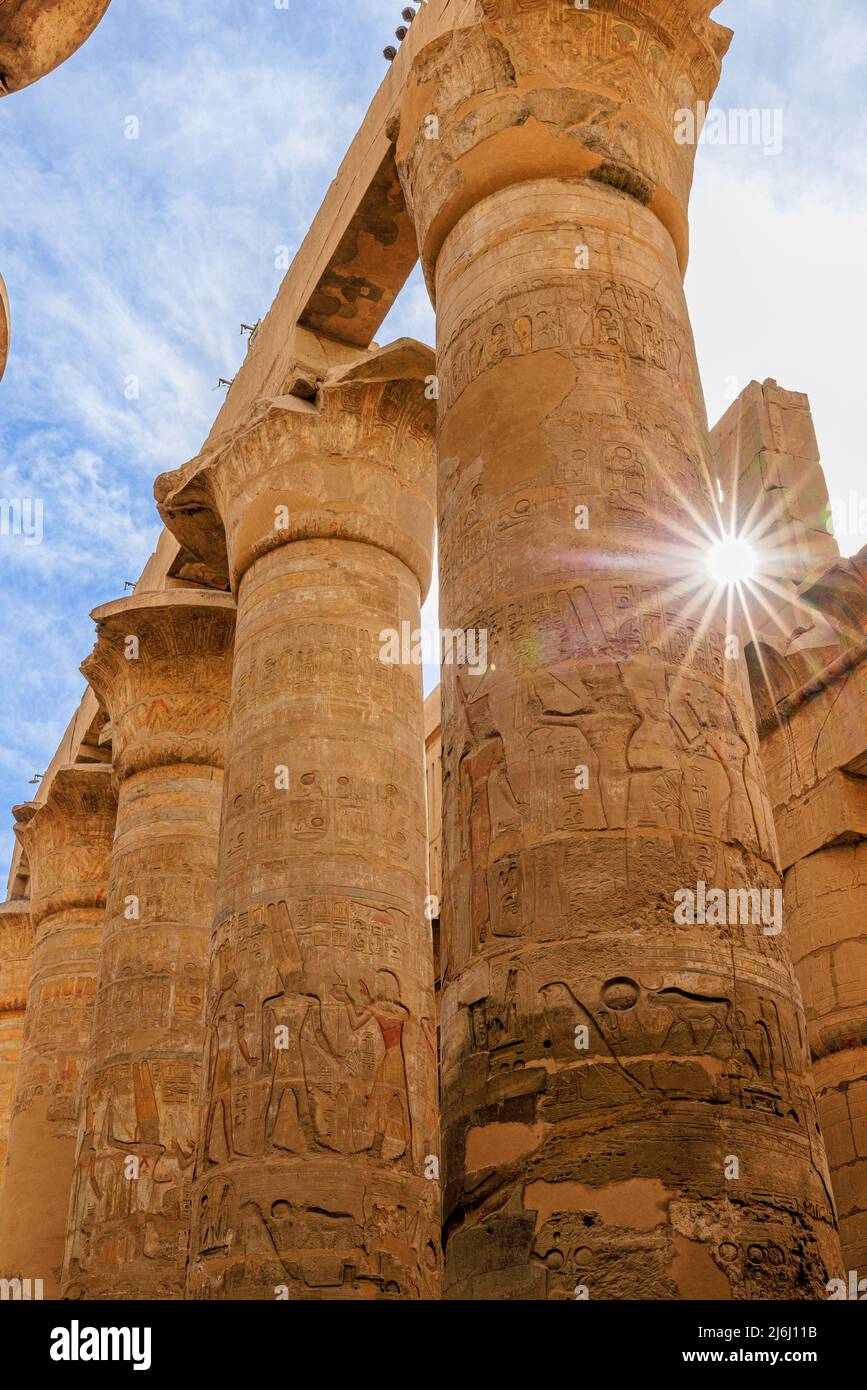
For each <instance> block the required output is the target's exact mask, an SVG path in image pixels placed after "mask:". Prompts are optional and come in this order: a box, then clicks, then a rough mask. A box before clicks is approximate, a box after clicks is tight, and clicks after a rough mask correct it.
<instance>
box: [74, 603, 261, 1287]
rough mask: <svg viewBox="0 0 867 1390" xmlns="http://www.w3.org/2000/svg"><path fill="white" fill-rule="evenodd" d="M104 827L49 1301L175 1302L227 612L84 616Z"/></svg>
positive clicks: (182, 1256)
mask: <svg viewBox="0 0 867 1390" xmlns="http://www.w3.org/2000/svg"><path fill="white" fill-rule="evenodd" d="M93 617H94V620H95V622H96V625H97V643H96V646H95V648H94V650H93V652H92V654H91V655H90V656H89V657H88V658H87V660H86V661H85V662H84V664H83V666H82V671H83V672H84V674H85V675H86V676H87V679H88V681H89V682H90V685H91V687H92V688H93V690H94V691H95V692H96V694H97V696H98V697H99V699H100V701H101V702H102V704H103V705H104V707H105V708H106V709H107V711H108V714H109V718H110V721H111V730H112V743H113V752H114V770H115V778H116V781H117V785H118V808H117V833H116V836H115V842H114V852H113V855H112V862H111V878H110V882H109V890H108V904H107V909H106V919H105V930H104V934H103V941H102V949H101V952H100V957H99V969H98V973H97V988H96V1002H95V1007H94V1024H93V1036H92V1038H91V1044H90V1052H89V1057H88V1071H87V1077H86V1081H85V1085H84V1094H83V1098H82V1103H81V1122H80V1131H79V1144H78V1152H77V1155H76V1168H75V1185H74V1191H73V1199H72V1204H71V1210H70V1222H69V1230H68V1238H67V1248H66V1261H65V1269H64V1284H65V1296H66V1297H76V1298H91V1299H93V1298H99V1299H107V1298H125V1299H130V1298H139V1299H147V1298H158V1299H172V1298H175V1299H177V1298H183V1296H184V1286H185V1280H186V1266H187V1254H188V1248H189V1229H190V1188H191V1184H192V1176H193V1161H194V1157H195V1146H196V1131H197V1119H198V1103H199V1086H200V1073H201V1066H202V1056H203V1052H204V1045H205V992H206V986H207V975H208V956H209V945H210V929H211V920H212V916H213V906H214V889H215V884H216V871H217V851H218V844H219V828H220V803H221V798H222V787H223V770H222V767H223V749H224V739H225V725H226V714H227V710H228V701H229V687H230V682H231V668H232V643H233V638H234V628H235V603H234V600H233V599H232V597H231V596H230V595H229V594H224V593H215V592H211V591H208V590H201V589H171V590H168V591H165V592H160V593H143V594H141V595H138V594H136V595H133V596H132V597H130V598H124V599H120V600H118V601H116V602H114V603H109V604H106V605H105V606H104V607H102V608H97V609H96V610H95V612H94V614H93Z"/></svg>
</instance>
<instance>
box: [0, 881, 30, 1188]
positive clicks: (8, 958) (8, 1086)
mask: <svg viewBox="0 0 867 1390" xmlns="http://www.w3.org/2000/svg"><path fill="white" fill-rule="evenodd" d="M32 952H33V928H32V926H31V924H30V903H29V902H23V901H22V902H5V903H0V1191H2V1189H3V1178H4V1173H5V1168H6V1141H7V1139H8V1136H9V1122H10V1120H11V1118H12V1104H13V1101H14V1099H15V1086H16V1082H17V1079H18V1063H19V1060H20V1057H21V1045H22V1043H23V1041H24V1008H25V1005H26V1003H27V986H28V984H29V982H30V968H31V967H30V958H31V955H32Z"/></svg>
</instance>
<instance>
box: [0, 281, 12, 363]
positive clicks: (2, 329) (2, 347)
mask: <svg viewBox="0 0 867 1390" xmlns="http://www.w3.org/2000/svg"><path fill="white" fill-rule="evenodd" d="M11 333H12V321H11V318H10V316H9V296H8V295H7V293H6V285H5V283H4V281H3V276H2V275H0V379H2V377H3V373H4V372H5V370H6V361H7V358H8V357H9V338H10V335H11Z"/></svg>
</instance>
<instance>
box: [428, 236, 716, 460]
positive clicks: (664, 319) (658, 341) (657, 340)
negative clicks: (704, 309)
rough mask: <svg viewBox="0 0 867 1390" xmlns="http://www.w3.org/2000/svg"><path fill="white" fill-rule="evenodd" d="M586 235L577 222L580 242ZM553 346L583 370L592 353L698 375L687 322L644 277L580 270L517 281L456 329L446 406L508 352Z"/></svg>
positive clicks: (673, 374)
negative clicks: (663, 303) (615, 276)
mask: <svg viewBox="0 0 867 1390" xmlns="http://www.w3.org/2000/svg"><path fill="white" fill-rule="evenodd" d="M570 236H571V232H570ZM582 240H583V235H582V230H581V228H580V227H577V228H575V242H576V244H580V243H582ZM550 350H554V351H566V352H567V353H569V354H575V355H576V356H577V357H578V358H579V360H580V361H581V363H582V367H583V369H584V370H586V365H585V364H586V362H587V361H588V359H589V360H602V361H604V360H606V359H610V358H611V357H612V356H616V357H620V358H624V359H626V360H632V361H635V362H641V363H644V364H646V365H648V366H651V367H655V368H656V369H657V370H659V371H660V372H663V373H665V375H666V376H667V377H668V378H670V379H671V380H672V381H676V380H678V379H680V377H681V375H682V373H683V372H687V373H689V374H691V373H692V370H693V362H694V354H693V345H692V339H691V337H690V335H689V331H688V327H687V326H685V323H684V320H683V319H680V318H678V317H677V316H676V315H674V314H672V313H670V312H668V311H667V310H665V309H663V308H662V306H661V304H660V301H659V299H658V298H657V297H656V296H655V295H654V294H652V293H649V292H648V291H647V290H646V289H645V287H644V286H643V285H641V284H640V283H639V282H638V281H631V280H625V279H617V280H612V279H606V278H605V277H604V276H600V275H596V274H594V273H593V272H592V271H590V270H575V271H573V272H572V273H571V274H570V275H568V276H565V275H561V276H553V277H550V278H547V277H546V278H545V279H544V280H542V279H539V280H537V281H534V280H528V281H527V283H526V284H523V285H521V284H519V285H516V286H514V288H512V289H510V290H509V292H508V293H507V294H505V295H503V296H502V298H501V299H500V300H499V301H498V302H496V303H494V302H490V301H489V302H488V303H487V304H486V305H484V306H482V310H481V313H480V315H479V316H478V317H477V318H476V317H474V318H473V319H472V320H469V319H468V320H465V321H464V322H463V323H462V324H461V325H460V327H459V328H457V329H456V330H454V332H453V333H452V335H451V337H450V339H449V341H448V342H446V343H445V344H444V345H443V347H442V348H441V350H440V356H439V358H438V359H437V376H438V378H439V382H440V400H441V402H442V407H443V409H445V410H448V409H449V408H450V407H451V406H452V405H453V404H454V403H455V401H457V400H458V398H459V397H460V395H461V393H462V392H463V391H464V390H465V389H466V387H467V386H468V385H469V384H470V383H471V382H472V381H475V380H476V378H477V377H480V376H481V375H482V374H483V373H484V372H486V371H489V370H490V369H491V367H494V366H496V365H497V363H499V362H502V361H504V360H505V359H506V358H509V357H522V356H525V355H526V354H528V353H532V352H544V351H550ZM684 427H685V428H686V429H688V428H689V427H688V425H687V424H686V421H685V420H684ZM690 433H692V431H690Z"/></svg>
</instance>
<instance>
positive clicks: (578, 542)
mask: <svg viewBox="0 0 867 1390" xmlns="http://www.w3.org/2000/svg"><path fill="white" fill-rule="evenodd" d="M580 442H582V441H581V438H580V436H579V434H578V433H577V432H575V431H573V432H572V442H571V445H570V449H569V457H568V459H561V460H559V461H558V462H557V463H555V464H554V467H553V468H552V469H551V470H550V471H551V472H552V473H553V474H554V475H556V476H557V477H558V479H559V480H558V481H556V482H546V481H545V480H544V477H536V478H534V479H533V481H532V482H530V483H523V484H521V485H519V486H517V487H514V488H511V489H510V490H509V491H508V493H506V494H505V495H502V494H501V495H500V496H498V497H492V498H485V497H484V496H481V497H478V498H477V499H476V501H477V505H476V507H475V509H474V517H473V521H472V523H471V524H464V525H463V526H462V527H461V528H460V529H459V530H458V529H456V528H454V527H453V526H448V527H444V528H443V529H442V530H441V532H440V534H441V535H442V537H443V540H442V546H443V553H442V564H443V569H444V571H447V572H448V571H451V575H450V577H451V582H452V584H453V585H456V584H457V577H458V576H459V575H460V574H461V572H462V571H463V570H464V569H465V568H467V567H469V566H472V565H478V564H480V563H482V562H483V561H484V560H485V559H486V558H488V557H490V569H491V573H492V575H493V576H494V582H495V583H497V584H498V586H499V587H504V586H505V584H506V583H507V582H508V579H509V576H510V575H512V574H519V573H520V569H521V567H522V566H527V565H534V564H544V565H545V568H546V570H547V569H548V568H549V567H550V569H551V571H552V573H553V574H555V575H557V576H558V577H563V576H564V575H565V573H566V572H567V570H571V571H572V572H574V570H575V568H576V567H579V568H580V566H581V565H582V563H584V557H585V554H586V552H587V550H588V549H590V550H591V552H599V553H600V554H601V553H602V552H604V551H606V550H608V549H610V548H611V542H612V537H611V534H610V532H611V530H612V529H616V530H617V531H618V532H620V531H622V530H624V529H625V530H627V531H629V530H633V531H635V532H637V533H638V534H637V535H636V536H635V537H634V539H632V540H631V541H629V542H627V541H626V539H625V538H622V539H620V543H619V544H618V545H617V548H618V550H619V551H621V552H624V551H626V552H627V553H625V554H624V557H623V558H624V566H628V564H629V555H628V547H629V546H631V547H632V549H633V551H634V553H635V554H636V556H638V557H641V556H646V555H647V554H648V552H650V553H652V554H655V555H656V556H657V557H658V556H659V555H660V547H661V546H662V545H664V544H665V543H666V540H668V542H669V544H673V545H674V546H675V547H677V546H678V545H679V546H680V549H681V550H682V551H684V552H685V553H689V552H688V551H687V550H686V546H685V545H684V541H683V529H682V528H687V529H688V530H689V531H690V533H692V532H695V539H694V541H693V544H692V551H693V554H694V556H695V568H696V571H698V570H699V568H700V565H701V563H702V561H701V557H700V555H699V547H701V546H703V544H704V538H703V536H702V535H701V533H700V532H698V531H697V530H696V527H695V522H694V520H693V518H694V516H695V513H696V511H699V512H700V513H702V514H709V513H710V493H709V491H708V489H707V483H706V481H705V480H704V479H703V478H702V476H701V474H700V473H699V471H698V468H697V466H695V465H693V464H692V463H691V462H690V461H689V460H684V459H683V458H677V459H674V458H672V459H666V460H665V461H663V462H661V463H660V464H659V466H658V467H655V468H654V469H653V470H651V468H650V467H649V465H648V461H647V458H646V456H645V455H644V454H643V453H642V451H641V450H640V449H636V448H635V447H634V446H633V445H632V444H628V443H626V442H624V441H623V440H622V439H621V442H620V443H614V444H609V445H607V446H603V445H597V446H596V447H595V448H594V447H591V448H589V449H584V448H580V447H577V445H578V444H579V443H580ZM594 455H595V456H596V457H595V458H594ZM545 471H546V472H547V471H548V470H545ZM579 505H581V506H585V507H586V508H587V523H586V525H585V526H584V527H583V529H582V530H580V531H579V530H578V529H577V528H576V510H577V508H578V506H579ZM666 533H667V534H666ZM516 543H517V545H519V546H520V547H521V550H519V553H518V554H517V555H515V553H514V549H513V547H514V546H515V545H516ZM615 544H617V542H616V541H615ZM687 544H688V543H687ZM546 552H550V554H549V555H546Z"/></svg>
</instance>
